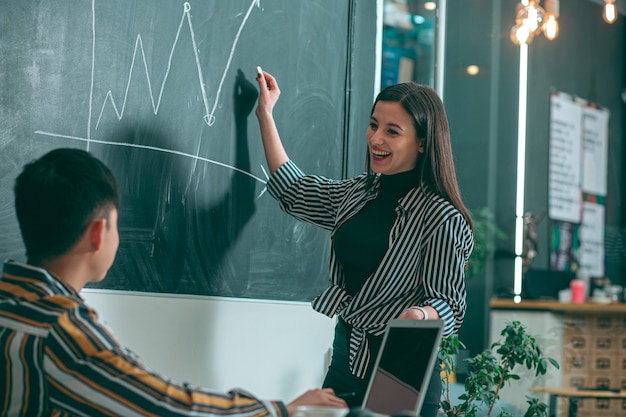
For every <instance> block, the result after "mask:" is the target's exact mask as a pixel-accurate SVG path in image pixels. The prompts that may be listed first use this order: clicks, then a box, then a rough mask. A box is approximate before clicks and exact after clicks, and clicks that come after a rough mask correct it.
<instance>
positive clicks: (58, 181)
mask: <svg viewBox="0 0 626 417" xmlns="http://www.w3.org/2000/svg"><path fill="white" fill-rule="evenodd" d="M14 192H15V211H16V213H17V219H18V222H19V225H20V230H21V232H22V238H23V240H24V245H25V246H26V254H27V257H28V262H29V263H32V264H40V263H41V262H44V261H48V260H50V259H53V258H55V257H58V256H59V255H62V254H64V253H65V252H67V251H68V250H69V249H70V248H71V247H72V246H73V245H74V244H75V243H76V242H77V241H78V239H79V238H80V236H81V235H82V234H83V233H84V231H85V230H86V228H87V226H88V225H89V224H90V223H91V221H93V220H94V219H96V218H101V217H105V218H107V219H108V216H109V213H110V212H111V210H112V209H113V208H115V209H118V208H119V203H120V192H119V187H118V184H117V181H116V180H115V177H114V176H113V173H112V172H111V170H110V169H109V168H108V167H107V166H106V165H104V164H103V163H102V162H101V161H100V160H98V159H97V158H95V157H94V156H92V155H91V154H90V153H89V152H86V151H83V150H80V149H70V148H61V149H55V150H53V151H50V152H48V153H47V154H45V155H44V156H42V157H41V158H39V159H37V160H35V161H33V162H30V163H29V164H27V165H26V166H25V167H24V170H23V171H22V173H21V174H20V175H19V176H18V177H17V179H16V181H15V187H14Z"/></svg>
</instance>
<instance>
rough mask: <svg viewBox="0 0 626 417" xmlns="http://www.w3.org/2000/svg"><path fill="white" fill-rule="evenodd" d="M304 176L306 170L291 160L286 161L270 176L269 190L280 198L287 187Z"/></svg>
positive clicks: (273, 195) (275, 196)
mask: <svg viewBox="0 0 626 417" xmlns="http://www.w3.org/2000/svg"><path fill="white" fill-rule="evenodd" d="M303 176H304V172H302V171H301V170H300V168H298V167H297V166H296V164H294V163H293V162H292V161H291V160H289V161H287V162H285V163H284V164H283V165H281V166H280V168H278V169H277V170H276V171H274V173H273V174H272V175H271V176H270V179H269V180H268V181H267V184H266V186H267V191H269V193H270V194H271V195H272V197H274V198H278V197H279V196H280V195H282V194H283V192H285V190H286V189H287V188H289V187H290V186H291V184H293V183H294V182H296V181H297V180H298V179H299V178H301V177H303Z"/></svg>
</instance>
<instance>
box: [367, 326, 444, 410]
mask: <svg viewBox="0 0 626 417" xmlns="http://www.w3.org/2000/svg"><path fill="white" fill-rule="evenodd" d="M442 329H443V321H441V320H427V321H416V320H393V321H392V322H390V324H389V326H388V327H387V330H386V333H385V336H384V338H383V342H382V345H381V348H380V351H379V353H378V357H377V360H376V365H375V368H374V372H373V374H372V376H371V380H370V383H369V388H368V391H367V393H366V394H365V399H364V403H363V407H364V408H367V409H368V410H371V411H373V412H374V413H377V414H385V415H392V414H397V413H400V412H407V411H410V412H411V414H413V415H416V414H417V413H418V412H419V411H420V409H421V405H422V403H423V401H424V399H423V396H422V395H421V394H422V393H424V394H425V391H426V389H427V388H428V384H429V382H430V377H431V375H432V371H433V366H434V364H435V359H436V357H437V352H438V350H439V344H440V342H441V333H442Z"/></svg>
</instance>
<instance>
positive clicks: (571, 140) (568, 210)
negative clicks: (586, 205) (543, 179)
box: [548, 93, 582, 223]
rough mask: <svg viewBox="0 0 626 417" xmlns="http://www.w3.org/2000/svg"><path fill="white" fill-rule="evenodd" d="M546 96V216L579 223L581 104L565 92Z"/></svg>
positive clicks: (580, 204)
mask: <svg viewBox="0 0 626 417" xmlns="http://www.w3.org/2000/svg"><path fill="white" fill-rule="evenodd" d="M550 99H551V100H550V103H551V107H550V158H549V160H550V167H549V170H548V176H549V186H548V192H549V198H548V207H549V210H548V212H549V213H548V215H549V217H550V218H551V219H553V220H560V221H565V222H571V223H580V218H581V212H582V201H581V149H582V107H581V106H580V105H579V104H578V103H577V102H576V101H575V100H574V98H573V97H572V96H569V95H567V94H563V93H552V94H551V96H550Z"/></svg>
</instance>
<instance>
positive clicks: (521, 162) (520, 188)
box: [513, 44, 528, 303]
mask: <svg viewBox="0 0 626 417" xmlns="http://www.w3.org/2000/svg"><path fill="white" fill-rule="evenodd" d="M519 58H520V59H519V109H518V115H517V186H516V202H515V266H514V268H515V271H514V274H513V293H514V294H515V295H514V298H513V301H515V302H516V303H519V302H520V301H521V299H522V297H521V294H522V254H523V250H524V191H525V183H524V180H525V175H526V105H527V100H528V97H527V96H528V45H527V44H521V45H520V48H519Z"/></svg>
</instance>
